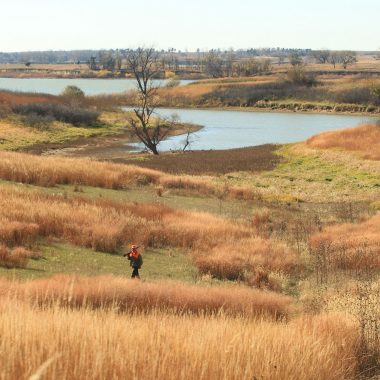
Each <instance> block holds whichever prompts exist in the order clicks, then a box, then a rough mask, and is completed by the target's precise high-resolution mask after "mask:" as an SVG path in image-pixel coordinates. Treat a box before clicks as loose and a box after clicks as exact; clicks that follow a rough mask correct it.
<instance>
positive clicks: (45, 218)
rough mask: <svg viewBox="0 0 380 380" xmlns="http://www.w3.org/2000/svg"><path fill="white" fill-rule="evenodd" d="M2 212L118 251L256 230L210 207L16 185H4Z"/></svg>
mask: <svg viewBox="0 0 380 380" xmlns="http://www.w3.org/2000/svg"><path fill="white" fill-rule="evenodd" d="M0 218H4V219H7V220H9V221H12V222H20V223H29V224H30V223H34V224H36V225H37V226H38V228H39V233H40V234H41V235H42V236H52V237H57V238H62V239H64V240H66V241H68V242H71V243H73V244H76V245H80V246H84V247H91V248H93V249H96V250H100V251H105V252H115V251H117V250H118V249H119V248H120V247H121V246H122V245H123V244H124V243H131V242H132V241H136V242H139V244H145V245H149V246H153V247H162V246H171V247H183V248H196V247H200V246H202V247H204V248H209V247H213V246H215V245H218V244H221V243H222V242H224V241H225V239H229V240H231V241H234V240H236V239H240V238H243V237H249V236H251V235H252V234H254V233H255V230H254V229H252V228H251V227H250V226H248V225H247V224H245V223H243V222H235V223H234V222H232V221H230V220H226V219H223V218H219V217H216V216H212V215H210V214H206V213H199V212H187V211H181V210H174V209H171V208H168V207H164V206H160V205H149V204H140V205H136V204H133V203H119V202H113V201H108V200H102V199H96V200H86V199H82V198H73V199H65V198H64V197H62V196H55V195H49V194H45V193H38V192H35V191H30V190H24V189H19V188H16V187H10V188H0ZM25 239H26V237H25Z"/></svg>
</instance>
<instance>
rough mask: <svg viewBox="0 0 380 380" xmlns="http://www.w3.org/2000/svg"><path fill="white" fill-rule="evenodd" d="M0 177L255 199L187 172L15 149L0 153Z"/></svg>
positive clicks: (37, 182)
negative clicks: (150, 187) (152, 187)
mask: <svg viewBox="0 0 380 380" xmlns="http://www.w3.org/2000/svg"><path fill="white" fill-rule="evenodd" d="M0 178H2V179H5V180H8V181H15V182H21V183H28V184H35V185H39V186H54V185H56V184H78V185H88V186H96V187H104V188H109V189H122V188H125V187H127V186H128V185H136V184H137V185H141V186H143V185H150V184H153V185H160V186H163V187H164V188H168V189H181V190H188V191H196V192H197V193H198V194H204V195H216V196H217V195H218V194H219V193H220V191H221V190H223V191H224V192H225V195H226V196H229V197H231V198H235V199H256V198H258V197H259V194H257V193H256V192H255V191H253V190H251V189H248V188H242V187H238V186H229V187H226V188H225V189H221V186H216V185H214V184H212V183H210V182H209V181H207V180H204V179H200V178H197V177H192V176H188V175H183V176H174V175H170V174H165V173H163V172H160V171H156V170H151V169H144V168H140V167H138V166H134V165H122V164H114V163H105V162H98V161H93V160H88V159H72V158H57V157H38V156H34V155H28V154H23V153H15V152H0Z"/></svg>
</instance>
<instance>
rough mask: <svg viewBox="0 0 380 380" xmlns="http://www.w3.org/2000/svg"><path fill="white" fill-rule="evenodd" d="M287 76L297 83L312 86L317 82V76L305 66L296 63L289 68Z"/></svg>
mask: <svg viewBox="0 0 380 380" xmlns="http://www.w3.org/2000/svg"><path fill="white" fill-rule="evenodd" d="M287 78H288V80H289V81H290V82H292V83H294V84H297V85H305V86H308V87H310V86H312V85H314V84H315V83H316V81H315V76H314V75H313V74H311V73H308V72H307V71H306V70H305V68H304V67H303V66H300V65H296V66H293V67H291V68H290V69H289V71H288V72H287Z"/></svg>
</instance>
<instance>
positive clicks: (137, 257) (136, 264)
mask: <svg viewBox="0 0 380 380" xmlns="http://www.w3.org/2000/svg"><path fill="white" fill-rule="evenodd" d="M137 248H138V247H136V246H135V245H134V244H133V245H132V249H131V250H130V251H129V252H128V253H125V254H124V255H123V256H124V257H125V256H127V258H128V260H129V261H130V263H129V264H130V265H131V267H132V268H133V271H132V276H131V277H132V278H140V274H139V269H141V266H142V264H143V259H142V256H141V253H140V252H139V251H138V250H137Z"/></svg>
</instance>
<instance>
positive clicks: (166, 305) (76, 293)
mask: <svg viewBox="0 0 380 380" xmlns="http://www.w3.org/2000/svg"><path fill="white" fill-rule="evenodd" d="M2 288H3V289H7V290H6V291H4V292H3V293H2V296H3V297H4V296H5V297H11V298H12V297H15V299H17V300H21V301H26V302H28V303H29V304H31V305H35V304H39V305H40V306H41V307H47V306H49V307H54V306H55V305H60V307H69V308H72V307H75V308H85V309H86V308H90V309H109V308H111V309H115V310H118V311H119V312H133V311H139V312H150V311H155V310H156V311H157V310H161V311H169V310H171V311H172V312H174V313H177V314H186V313H195V314H215V313H220V312H223V313H224V314H226V315H235V316H236V315H244V316H247V317H248V316H265V315H266V316H268V317H273V318H282V317H287V316H289V315H290V313H292V310H294V309H293V304H292V299H291V298H290V297H287V296H284V295H280V294H277V293H273V292H263V291H260V290H255V289H250V288H248V287H243V286H241V287H231V286H230V287H227V286H217V287H204V286H196V285H185V284H181V283H176V282H144V283H139V282H136V281H133V280H130V279H125V278H118V277H112V276H108V277H107V276H105V277H70V276H65V275H60V276H55V277H53V278H48V279H42V280H34V281H29V282H26V283H18V282H11V281H5V280H2Z"/></svg>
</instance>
